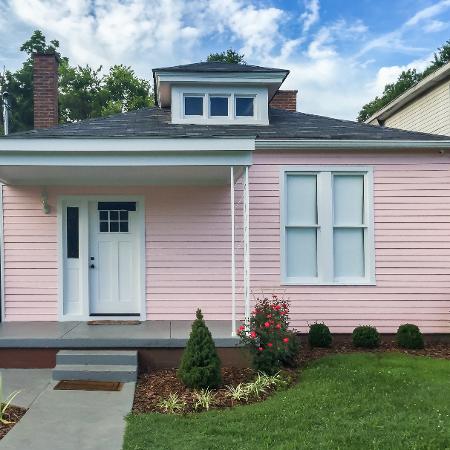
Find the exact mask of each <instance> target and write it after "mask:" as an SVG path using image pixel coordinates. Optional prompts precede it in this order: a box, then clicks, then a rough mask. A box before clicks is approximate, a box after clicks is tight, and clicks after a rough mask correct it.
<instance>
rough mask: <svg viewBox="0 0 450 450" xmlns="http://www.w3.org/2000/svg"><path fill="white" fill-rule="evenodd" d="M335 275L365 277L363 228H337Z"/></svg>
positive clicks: (335, 238) (335, 231)
mask: <svg viewBox="0 0 450 450" xmlns="http://www.w3.org/2000/svg"><path fill="white" fill-rule="evenodd" d="M334 277H335V278H340V277H364V230H363V229H362V228H335V230H334Z"/></svg>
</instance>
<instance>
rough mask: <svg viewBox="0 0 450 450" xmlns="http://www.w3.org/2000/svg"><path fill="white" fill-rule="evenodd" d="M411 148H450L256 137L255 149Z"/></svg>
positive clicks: (449, 144)
mask: <svg viewBox="0 0 450 450" xmlns="http://www.w3.org/2000/svg"><path fill="white" fill-rule="evenodd" d="M272 149H283V150H305V151H308V150H316V149H324V150H336V151H340V150H343V149H349V150H352V149H355V150H413V149H430V150H431V149H435V150H441V149H450V139H449V140H446V139H443V140H410V141H409V140H404V139H403V140H402V139H392V140H387V139H379V140H377V139H367V140H363V139H256V141H255V150H272Z"/></svg>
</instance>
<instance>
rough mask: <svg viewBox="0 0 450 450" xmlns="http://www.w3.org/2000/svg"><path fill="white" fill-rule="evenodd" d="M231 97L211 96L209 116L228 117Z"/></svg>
mask: <svg viewBox="0 0 450 450" xmlns="http://www.w3.org/2000/svg"><path fill="white" fill-rule="evenodd" d="M228 103H229V96H224V95H210V96H209V115H210V116H211V117H228V114H229V113H228V109H229V108H228Z"/></svg>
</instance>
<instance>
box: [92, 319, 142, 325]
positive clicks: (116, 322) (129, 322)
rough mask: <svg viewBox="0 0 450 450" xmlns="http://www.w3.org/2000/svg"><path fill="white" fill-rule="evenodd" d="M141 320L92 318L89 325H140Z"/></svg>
mask: <svg viewBox="0 0 450 450" xmlns="http://www.w3.org/2000/svg"><path fill="white" fill-rule="evenodd" d="M141 323H142V322H141V321H140V320H90V321H89V322H87V324H88V325H140V324H141Z"/></svg>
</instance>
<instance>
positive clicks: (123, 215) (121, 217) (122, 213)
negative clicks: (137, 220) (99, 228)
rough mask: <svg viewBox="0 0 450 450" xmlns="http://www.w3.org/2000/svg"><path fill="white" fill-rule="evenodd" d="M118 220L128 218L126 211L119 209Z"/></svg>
mask: <svg viewBox="0 0 450 450" xmlns="http://www.w3.org/2000/svg"><path fill="white" fill-rule="evenodd" d="M120 220H128V211H120Z"/></svg>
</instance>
